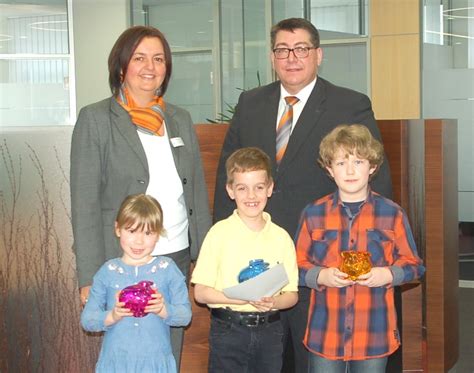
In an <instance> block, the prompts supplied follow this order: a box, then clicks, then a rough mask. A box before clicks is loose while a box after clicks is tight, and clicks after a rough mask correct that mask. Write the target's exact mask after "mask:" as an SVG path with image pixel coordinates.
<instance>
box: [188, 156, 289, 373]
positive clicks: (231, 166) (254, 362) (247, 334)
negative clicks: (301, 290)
mask: <svg viewBox="0 0 474 373" xmlns="http://www.w3.org/2000/svg"><path fill="white" fill-rule="evenodd" d="M226 171H227V184H226V189H227V193H228V194H229V197H230V198H232V199H234V200H235V202H236V205H237V209H236V210H235V211H234V213H233V214H232V215H231V216H230V217H228V218H227V219H225V220H222V221H220V222H218V223H216V224H215V225H214V226H213V227H212V228H211V229H210V231H209V233H208V234H207V236H206V238H205V240H204V243H203V245H202V248H201V252H200V254H199V258H198V261H197V264H196V268H195V269H194V271H193V275H192V278H191V282H193V283H194V284H196V286H195V289H194V296H195V298H196V301H198V302H200V303H206V304H207V305H208V306H209V308H210V309H211V330H210V334H209V372H239V373H240V372H244V371H245V372H259V373H264V372H269V373H274V372H279V371H280V370H281V365H282V354H283V341H282V338H283V329H282V325H281V321H280V314H279V310H280V309H286V308H290V307H292V306H293V305H295V303H296V302H297V300H298V294H297V291H298V287H297V285H298V269H297V265H296V255H295V248H294V244H293V240H292V239H291V237H290V236H289V235H288V233H287V232H286V231H285V230H284V229H283V228H280V227H279V226H277V225H276V224H274V223H272V221H271V218H270V215H269V214H268V213H266V212H264V211H263V210H264V208H265V206H266V203H267V200H268V198H269V197H270V196H271V195H272V191H273V180H272V177H271V163H270V159H269V157H268V156H267V155H266V154H265V153H264V152H263V151H262V150H260V149H258V148H242V149H239V150H237V151H235V152H234V153H233V154H232V155H231V156H230V157H229V158H228V160H227V162H226ZM255 259H263V260H264V261H265V262H267V263H269V267H270V268H271V267H273V266H275V265H277V264H279V263H282V264H283V265H284V267H285V270H286V273H287V275H288V279H289V283H288V284H287V285H286V286H285V287H283V289H281V291H279V292H278V293H277V294H275V295H273V296H271V297H264V298H262V299H260V300H259V301H252V302H247V301H244V300H239V299H231V298H228V297H227V296H226V295H225V294H224V293H223V289H225V288H228V287H231V286H235V285H237V284H238V283H239V281H238V275H239V272H240V271H241V270H242V269H243V268H245V267H246V266H247V265H248V264H249V261H251V260H255Z"/></svg>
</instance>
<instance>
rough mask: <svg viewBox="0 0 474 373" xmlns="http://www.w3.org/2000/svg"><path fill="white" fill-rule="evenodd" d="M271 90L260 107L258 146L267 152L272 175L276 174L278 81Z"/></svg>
mask: <svg viewBox="0 0 474 373" xmlns="http://www.w3.org/2000/svg"><path fill="white" fill-rule="evenodd" d="M274 84H275V85H274V88H273V91H272V92H270V94H269V95H268V96H267V98H266V99H265V104H264V107H263V109H262V114H263V115H264V118H263V119H262V121H261V123H260V125H261V126H262V129H263V132H264V136H262V139H261V143H260V145H259V147H261V148H262V150H263V151H264V152H265V153H267V154H268V156H269V157H270V159H271V161H272V166H273V170H272V172H273V175H277V167H276V126H277V118H278V104H279V101H280V82H279V81H278V82H275V83H274Z"/></svg>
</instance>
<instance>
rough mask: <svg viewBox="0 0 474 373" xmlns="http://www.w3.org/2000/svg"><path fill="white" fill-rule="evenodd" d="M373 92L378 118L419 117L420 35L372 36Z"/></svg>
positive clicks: (374, 106) (373, 101)
mask: <svg viewBox="0 0 474 373" xmlns="http://www.w3.org/2000/svg"><path fill="white" fill-rule="evenodd" d="M371 67H372V68H371V78H372V79H371V95H372V105H373V108H374V112H375V117H376V118H377V119H416V118H419V117H420V102H421V101H420V100H421V96H420V83H421V80H420V37H419V35H418V34H413V35H395V36H378V37H372V38H371Z"/></svg>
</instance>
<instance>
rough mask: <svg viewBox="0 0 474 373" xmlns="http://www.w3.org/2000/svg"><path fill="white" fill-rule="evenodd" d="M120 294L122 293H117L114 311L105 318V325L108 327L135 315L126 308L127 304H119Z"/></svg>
mask: <svg viewBox="0 0 474 373" xmlns="http://www.w3.org/2000/svg"><path fill="white" fill-rule="evenodd" d="M119 293H120V291H117V293H116V294H115V305H114V308H112V311H110V312H109V313H108V314H107V316H106V318H105V321H104V323H105V325H106V326H109V325H112V324H115V323H116V322H118V321H120V320H122V319H123V318H124V317H127V316H133V313H132V312H131V311H130V310H129V309H128V308H126V307H125V303H124V302H119Z"/></svg>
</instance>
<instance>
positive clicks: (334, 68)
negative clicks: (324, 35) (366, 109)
mask: <svg viewBox="0 0 474 373" xmlns="http://www.w3.org/2000/svg"><path fill="white" fill-rule="evenodd" d="M318 75H320V76H322V77H323V78H325V79H327V80H329V81H330V82H331V83H334V84H337V85H339V86H343V87H347V88H351V89H354V90H356V91H359V92H362V93H364V94H366V95H367V94H368V92H367V91H368V89H367V80H368V79H367V46H366V44H365V43H353V44H328V45H323V62H322V64H321V67H320V68H319V72H318Z"/></svg>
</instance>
